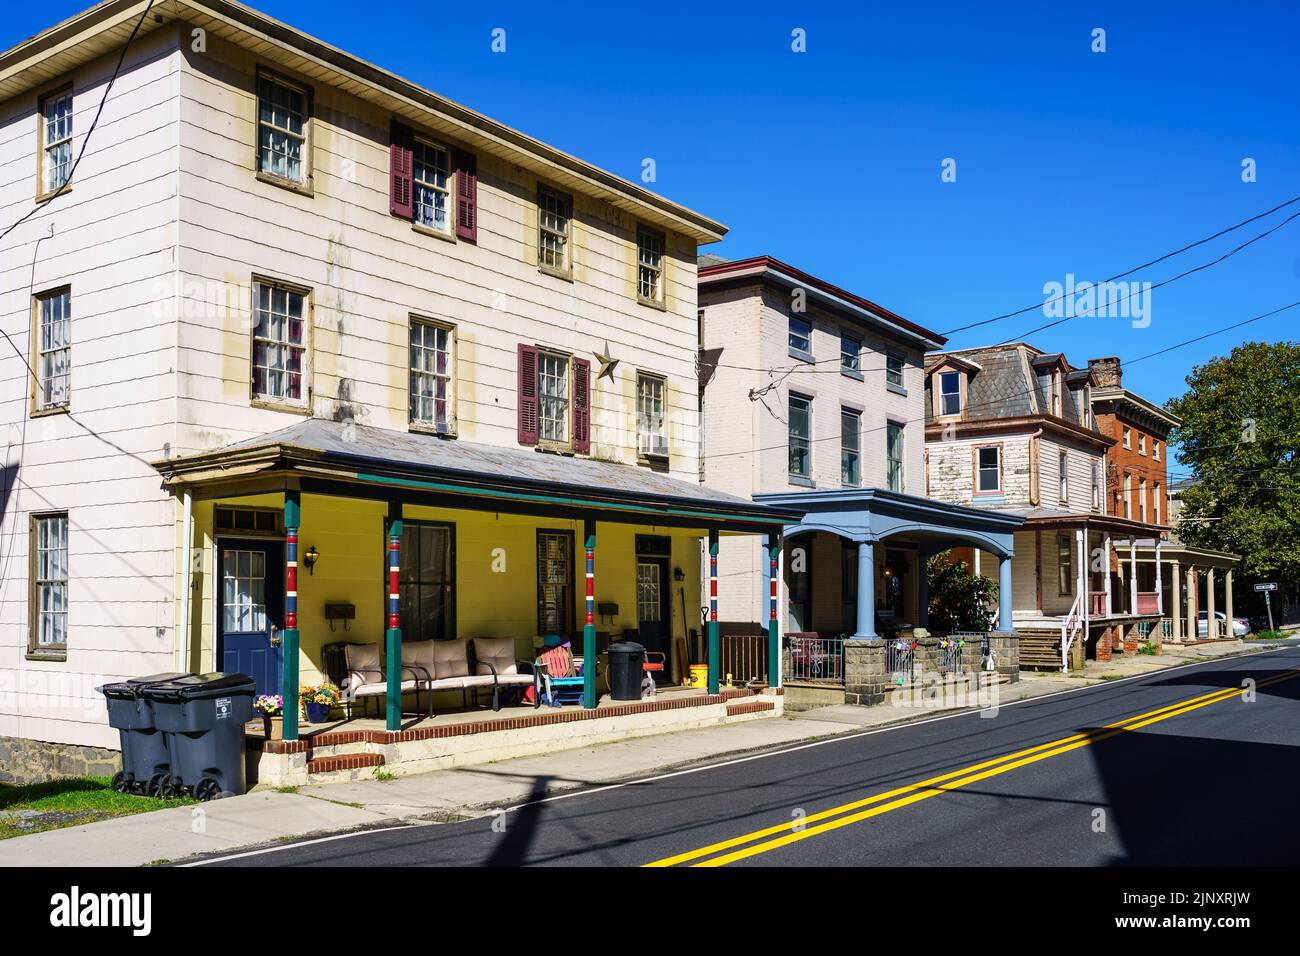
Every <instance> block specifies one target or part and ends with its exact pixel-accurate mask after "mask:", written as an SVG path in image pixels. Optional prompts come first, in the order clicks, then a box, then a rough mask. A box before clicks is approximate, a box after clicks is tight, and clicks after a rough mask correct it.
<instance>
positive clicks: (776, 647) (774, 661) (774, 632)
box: [765, 534, 781, 687]
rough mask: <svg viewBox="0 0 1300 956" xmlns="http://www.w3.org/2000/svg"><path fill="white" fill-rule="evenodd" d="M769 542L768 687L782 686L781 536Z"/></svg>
mask: <svg viewBox="0 0 1300 956" xmlns="http://www.w3.org/2000/svg"><path fill="white" fill-rule="evenodd" d="M765 540H766V542H767V575H768V581H767V685H768V686H769V687H779V686H781V624H780V621H779V620H778V616H777V593H776V578H777V573H778V571H779V570H780V567H781V536H780V535H779V534H769V535H767V537H766V539H765Z"/></svg>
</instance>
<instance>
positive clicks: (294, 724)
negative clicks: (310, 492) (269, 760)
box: [280, 491, 302, 740]
mask: <svg viewBox="0 0 1300 956" xmlns="http://www.w3.org/2000/svg"><path fill="white" fill-rule="evenodd" d="M301 522H302V505H301V502H300V501H299V498H298V492H296V491H286V492H285V493H284V634H283V636H282V638H281V641H282V643H283V645H284V660H283V662H282V664H281V669H280V677H281V680H282V682H283V685H284V687H283V692H284V708H283V715H284V720H283V724H284V727H283V736H284V739H285V740H297V739H298V646H299V639H298V529H299V526H300V524H301Z"/></svg>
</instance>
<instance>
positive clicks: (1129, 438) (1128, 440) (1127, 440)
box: [1124, 427, 1133, 451]
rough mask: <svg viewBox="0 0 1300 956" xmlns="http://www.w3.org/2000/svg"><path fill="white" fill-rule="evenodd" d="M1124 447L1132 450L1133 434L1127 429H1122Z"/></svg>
mask: <svg viewBox="0 0 1300 956" xmlns="http://www.w3.org/2000/svg"><path fill="white" fill-rule="evenodd" d="M1124 447H1125V448H1127V449H1129V450H1130V451H1132V450H1133V432H1132V431H1130V430H1129V429H1128V428H1127V427H1126V428H1125V429H1124Z"/></svg>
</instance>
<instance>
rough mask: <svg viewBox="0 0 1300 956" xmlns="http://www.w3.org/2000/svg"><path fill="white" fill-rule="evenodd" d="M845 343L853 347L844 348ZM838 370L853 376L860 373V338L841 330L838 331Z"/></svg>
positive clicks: (858, 375) (857, 375)
mask: <svg viewBox="0 0 1300 956" xmlns="http://www.w3.org/2000/svg"><path fill="white" fill-rule="evenodd" d="M845 343H850V344H851V345H852V346H853V348H851V349H846V348H845V347H844V346H845ZM840 371H841V372H844V373H845V374H847V375H852V376H854V377H860V376H861V375H862V339H860V338H858V337H857V336H855V335H850V334H849V333H848V332H843V331H841V332H840Z"/></svg>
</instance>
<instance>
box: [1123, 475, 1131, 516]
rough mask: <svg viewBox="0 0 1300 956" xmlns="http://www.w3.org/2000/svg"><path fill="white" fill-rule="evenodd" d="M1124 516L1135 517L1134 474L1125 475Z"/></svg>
mask: <svg viewBox="0 0 1300 956" xmlns="http://www.w3.org/2000/svg"><path fill="white" fill-rule="evenodd" d="M1124 517H1125V518H1132V517H1133V476H1132V475H1125V476H1124Z"/></svg>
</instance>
